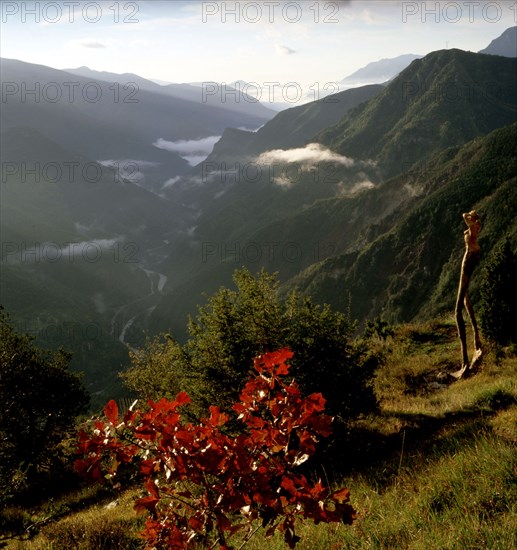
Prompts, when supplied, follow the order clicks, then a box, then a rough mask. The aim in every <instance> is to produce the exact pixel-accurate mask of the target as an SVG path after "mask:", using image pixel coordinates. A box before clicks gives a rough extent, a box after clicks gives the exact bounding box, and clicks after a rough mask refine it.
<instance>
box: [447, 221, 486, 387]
mask: <svg viewBox="0 0 517 550" xmlns="http://www.w3.org/2000/svg"><path fill="white" fill-rule="evenodd" d="M463 219H464V220H465V223H466V224H467V227H468V229H467V230H465V232H464V240H465V255H464V256H463V261H462V262H461V274H460V284H459V288H458V296H457V298H456V307H455V309H454V314H455V318H456V327H457V328H458V337H459V339H460V346H461V368H460V370H458V371H456V372H454V373H452V376H453V377H454V378H457V379H459V378H462V377H463V376H466V375H468V374H470V373H471V372H472V370H473V369H474V367H475V366H476V365H477V364H478V363H479V361H480V360H481V356H482V353H483V352H482V349H481V339H480V337H479V330H478V325H477V322H476V316H475V315H474V309H473V308H472V303H471V302H470V297H469V294H468V288H469V283H470V277H471V276H472V272H473V271H474V268H475V267H476V265H477V263H478V261H479V253H480V251H479V244H478V242H477V239H478V235H479V231H480V230H481V220H480V219H479V216H478V214H477V212H476V211H475V210H472V211H471V212H467V213H465V214H463ZM463 307H465V309H466V310H467V313H468V316H469V318H470V323H471V325H472V330H473V331H474V349H475V351H474V355H473V357H472V361H471V362H470V364H469V356H468V350H467V334H466V330H465V320H464V319H463Z"/></svg>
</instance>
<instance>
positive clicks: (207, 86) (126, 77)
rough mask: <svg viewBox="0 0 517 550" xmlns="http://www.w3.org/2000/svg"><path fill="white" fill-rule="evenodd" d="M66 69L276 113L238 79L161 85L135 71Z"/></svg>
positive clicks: (249, 112)
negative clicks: (251, 94) (233, 80)
mask: <svg viewBox="0 0 517 550" xmlns="http://www.w3.org/2000/svg"><path fill="white" fill-rule="evenodd" d="M65 70H66V72H67V73H70V74H74V75H79V76H84V77H86V78H92V79H94V80H102V81H105V82H111V83H113V82H118V83H120V84H127V83H128V82H135V83H136V84H137V85H138V87H139V89H141V90H148V91H150V92H156V93H160V94H167V95H170V96H172V97H176V98H178V99H184V100H186V101H192V102H194V103H199V104H201V103H203V104H208V105H212V106H215V107H219V108H222V109H226V110H229V111H231V112H236V113H242V114H244V115H246V116H255V117H258V118H260V119H263V120H268V119H270V118H272V117H273V116H274V115H275V114H276V111H274V110H271V109H270V108H268V107H266V106H264V105H263V104H262V103H261V102H260V101H257V100H256V98H255V97H252V96H250V95H247V94H245V93H243V90H245V89H246V87H245V86H242V85H239V83H238V82H237V83H234V84H229V85H228V86H226V85H224V86H222V85H220V84H218V83H216V82H211V81H206V82H200V83H199V85H192V84H167V83H166V84H163V85H160V84H157V83H156V82H154V81H152V80H148V79H146V78H142V77H141V76H138V75H136V74H132V73H125V74H117V73H110V72H106V71H93V70H92V69H89V68H88V67H79V68H77V69H65ZM235 84H237V85H235Z"/></svg>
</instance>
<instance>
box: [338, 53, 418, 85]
mask: <svg viewBox="0 0 517 550" xmlns="http://www.w3.org/2000/svg"><path fill="white" fill-rule="evenodd" d="M422 57H423V56H422V55H416V54H412V53H409V54H405V55H399V56H398V57H393V58H390V59H381V60H380V61H373V62H372V63H368V65H366V67H363V68H361V69H359V70H358V71H355V72H354V73H352V74H350V75H348V76H347V77H345V78H343V79H342V80H341V81H340V82H339V84H341V85H344V86H360V85H364V84H373V83H375V84H381V83H383V82H388V81H389V80H391V79H392V78H394V77H395V76H397V75H398V74H399V73H400V72H401V71H403V70H404V69H405V68H406V67H407V66H408V65H409V64H410V63H411V62H412V61H414V60H415V59H420V58H422Z"/></svg>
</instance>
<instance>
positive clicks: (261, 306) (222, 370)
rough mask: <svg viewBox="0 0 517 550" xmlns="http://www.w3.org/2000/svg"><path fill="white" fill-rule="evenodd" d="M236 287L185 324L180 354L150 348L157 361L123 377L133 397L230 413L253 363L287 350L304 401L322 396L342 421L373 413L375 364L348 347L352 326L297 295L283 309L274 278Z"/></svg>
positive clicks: (169, 347) (242, 273)
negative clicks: (169, 398)
mask: <svg viewBox="0 0 517 550" xmlns="http://www.w3.org/2000/svg"><path fill="white" fill-rule="evenodd" d="M234 282H235V287H236V288H235V290H230V289H228V288H221V289H220V290H219V291H218V292H216V293H215V294H214V295H213V296H211V297H210V298H209V299H208V301H207V303H206V305H205V306H204V307H200V308H199V311H198V315H197V316H196V318H195V319H190V321H189V326H188V329H189V334H190V338H189V340H188V341H187V343H186V344H185V345H184V346H182V347H181V349H180V347H179V345H178V344H177V343H176V342H174V341H172V340H169V341H168V343H167V342H166V343H165V346H166V347H165V348H163V347H162V348H160V347H156V345H155V347H154V351H155V352H159V353H158V354H157V353H152V354H151V355H152V357H148V359H147V366H144V365H143V364H142V362H139V363H138V364H137V363H136V362H135V361H133V366H132V368H131V369H130V370H129V371H128V372H127V373H126V374H124V375H123V377H124V378H125V379H126V381H131V388H132V389H133V390H134V391H137V393H139V394H140V395H142V396H144V397H153V398H155V399H156V398H159V397H161V396H164V395H169V394H170V388H171V387H173V388H174V391H176V390H177V389H181V390H184V391H187V392H188V393H189V394H190V395H191V397H193V398H194V400H195V402H196V403H197V405H198V407H199V409H200V411H204V410H206V408H207V407H208V406H209V405H219V406H221V407H222V408H224V409H225V410H229V408H230V405H231V404H232V403H234V402H235V399H236V398H237V396H238V394H239V391H240V390H241V389H242V386H243V383H244V381H245V380H246V379H247V377H248V374H249V372H248V370H249V365H250V364H252V361H253V358H254V357H256V356H257V355H260V354H262V353H266V352H268V351H274V350H277V349H280V348H282V347H289V348H290V349H291V350H292V351H293V352H294V357H293V359H292V360H291V364H292V369H291V374H292V375H293V377H294V378H295V379H296V380H297V382H298V383H299V384H300V386H301V388H302V390H303V391H304V392H305V393H307V394H308V393H312V392H321V393H322V394H323V395H324V396H325V398H326V399H327V410H328V411H329V413H330V414H332V415H335V416H339V417H341V418H342V419H344V420H348V419H350V418H354V417H356V416H357V415H358V414H361V413H363V412H368V411H371V410H372V409H373V408H374V407H375V405H376V400H375V395H374V392H373V387H372V378H373V374H374V371H375V368H376V366H377V360H376V358H375V357H373V356H371V355H370V354H369V353H368V350H367V349H366V348H365V347H364V345H361V344H359V343H356V342H355V341H354V340H353V339H352V333H353V331H354V329H355V326H354V323H352V322H350V320H349V319H348V317H347V316H346V315H344V314H343V313H340V312H336V311H333V310H331V308H330V307H329V306H327V305H325V306H318V305H315V304H314V303H313V302H312V301H311V300H310V299H309V298H302V297H300V296H299V295H297V294H296V293H292V294H291V295H290V296H289V297H288V299H287V300H286V301H281V300H280V298H279V296H278V287H279V281H278V279H277V277H276V276H275V275H271V274H268V273H267V272H265V271H261V272H260V273H259V274H258V275H257V276H256V277H254V276H253V275H252V274H251V273H250V272H249V271H248V270H247V269H243V270H237V271H235V273H234ZM144 356H145V353H143V354H142V355H141V357H144ZM164 358H166V359H167V360H168V361H169V364H168V367H166V366H165V364H164V362H163V359H164ZM151 363H154V364H155V365H160V367H159V368H157V369H153V368H152V367H151ZM151 380H152V381H151ZM151 387H152V388H153V391H152V392H151V394H150V393H149V391H148V390H149V388H151Z"/></svg>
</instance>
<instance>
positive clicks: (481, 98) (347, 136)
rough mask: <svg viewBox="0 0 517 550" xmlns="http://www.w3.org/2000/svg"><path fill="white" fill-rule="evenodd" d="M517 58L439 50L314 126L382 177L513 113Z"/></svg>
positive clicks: (325, 139) (516, 113) (515, 110)
mask: <svg viewBox="0 0 517 550" xmlns="http://www.w3.org/2000/svg"><path fill="white" fill-rule="evenodd" d="M516 75H517V59H516V58H504V57H492V56H490V57H489V56H484V55H479V54H474V53H470V52H464V51H462V50H440V51H437V52H433V53H431V54H429V55H427V56H426V57H424V58H423V59H418V60H415V61H413V62H412V63H411V65H410V66H409V67H408V68H407V69H405V70H404V71H402V73H400V74H399V75H398V76H397V78H395V79H394V80H393V81H392V82H391V83H390V84H389V85H388V86H387V87H386V89H385V90H384V91H383V92H381V93H380V94H379V95H378V96H376V97H374V98H373V99H372V100H370V101H369V102H367V103H364V104H362V105H359V106H358V107H356V108H355V109H353V110H352V111H350V112H349V113H348V114H347V115H346V116H345V117H344V118H343V119H342V120H341V121H339V122H338V123H337V124H335V125H334V126H331V127H329V128H327V129H326V130H324V131H323V132H321V133H320V134H319V136H318V139H319V141H321V143H323V144H325V145H327V146H329V147H330V148H331V149H333V150H336V151H338V152H340V153H342V154H344V155H348V156H351V157H354V158H361V159H375V160H376V161H377V162H378V163H379V164H380V165H381V166H382V167H383V168H384V170H385V174H386V175H387V176H392V175H396V174H399V173H401V172H404V171H405V170H407V169H408V168H409V167H410V166H412V165H413V164H415V163H417V162H419V161H421V160H423V159H425V158H429V157H431V156H432V155H433V154H436V153H437V152H438V151H440V150H443V149H445V148H447V147H452V146H455V145H461V144H463V143H465V142H467V141H469V140H471V139H473V138H475V137H476V136H480V135H484V134H487V133H488V132H490V131H492V130H494V129H496V128H499V127H501V126H505V125H507V124H511V123H512V122H514V121H515V120H516V119H517V99H516V95H515V89H516V88H517V76H516Z"/></svg>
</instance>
